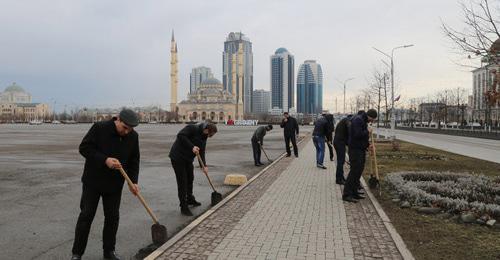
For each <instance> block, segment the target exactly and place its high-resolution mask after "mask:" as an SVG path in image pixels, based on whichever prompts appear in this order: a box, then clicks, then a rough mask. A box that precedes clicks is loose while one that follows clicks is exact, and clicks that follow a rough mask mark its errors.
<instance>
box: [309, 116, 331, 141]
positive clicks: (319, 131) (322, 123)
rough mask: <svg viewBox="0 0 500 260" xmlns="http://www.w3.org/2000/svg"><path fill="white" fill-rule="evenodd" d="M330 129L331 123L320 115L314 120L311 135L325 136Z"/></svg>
mask: <svg viewBox="0 0 500 260" xmlns="http://www.w3.org/2000/svg"><path fill="white" fill-rule="evenodd" d="M330 129H331V124H330V123H329V122H328V120H327V119H326V117H324V116H322V117H320V118H318V119H317V120H316V122H314V130H313V133H312V135H313V136H322V137H326V135H328V133H329V132H330Z"/></svg>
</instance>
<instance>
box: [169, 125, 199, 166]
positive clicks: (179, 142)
mask: <svg viewBox="0 0 500 260" xmlns="http://www.w3.org/2000/svg"><path fill="white" fill-rule="evenodd" d="M205 127H206V123H200V124H196V125H186V126H185V127H184V128H182V130H181V131H179V133H177V138H176V139H175V142H174V144H173V145H172V148H171V149H170V153H169V154H168V156H169V157H170V158H171V159H172V160H174V161H178V160H182V161H187V162H192V161H193V160H194V158H195V157H196V155H195V154H194V153H193V147H194V146H198V147H199V148H200V156H201V159H202V161H203V163H204V164H205V165H206V164H207V163H206V161H205V147H206V145H207V138H208V135H206V134H204V133H203V129H205Z"/></svg>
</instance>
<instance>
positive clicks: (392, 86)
mask: <svg viewBox="0 0 500 260" xmlns="http://www.w3.org/2000/svg"><path fill="white" fill-rule="evenodd" d="M412 46H414V45H413V44H409V45H401V46H397V47H394V48H392V51H391V55H389V54H387V53H385V52H383V51H381V50H379V49H377V48H375V47H372V48H373V49H374V50H376V51H378V52H380V53H382V54H384V55H385V56H386V57H388V58H389V59H391V135H392V136H391V138H392V139H394V138H395V136H396V134H395V131H394V129H395V126H396V118H395V117H394V51H395V50H397V49H402V48H408V47H412Z"/></svg>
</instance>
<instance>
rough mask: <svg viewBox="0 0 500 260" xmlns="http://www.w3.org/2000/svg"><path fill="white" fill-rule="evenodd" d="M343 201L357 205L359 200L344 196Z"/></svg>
mask: <svg viewBox="0 0 500 260" xmlns="http://www.w3.org/2000/svg"><path fill="white" fill-rule="evenodd" d="M342 200H343V201H347V202H351V203H357V202H358V200H356V199H354V198H353V197H351V196H342Z"/></svg>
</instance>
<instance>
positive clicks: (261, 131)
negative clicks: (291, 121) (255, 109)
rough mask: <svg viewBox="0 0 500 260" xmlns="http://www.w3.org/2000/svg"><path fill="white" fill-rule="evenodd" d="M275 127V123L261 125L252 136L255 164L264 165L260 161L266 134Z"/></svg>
mask: <svg viewBox="0 0 500 260" xmlns="http://www.w3.org/2000/svg"><path fill="white" fill-rule="evenodd" d="M272 129H273V125H267V126H259V127H257V129H256V130H255V132H254V133H253V136H252V150H253V161H254V163H255V166H262V165H264V164H263V163H262V162H261V161H260V155H261V148H262V146H263V145H264V136H265V135H266V133H267V132H268V131H271V130H272Z"/></svg>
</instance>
